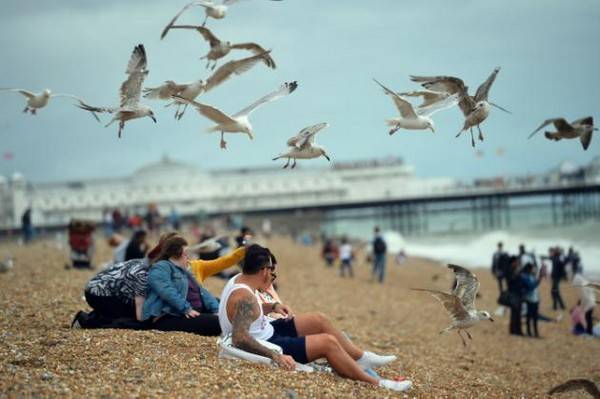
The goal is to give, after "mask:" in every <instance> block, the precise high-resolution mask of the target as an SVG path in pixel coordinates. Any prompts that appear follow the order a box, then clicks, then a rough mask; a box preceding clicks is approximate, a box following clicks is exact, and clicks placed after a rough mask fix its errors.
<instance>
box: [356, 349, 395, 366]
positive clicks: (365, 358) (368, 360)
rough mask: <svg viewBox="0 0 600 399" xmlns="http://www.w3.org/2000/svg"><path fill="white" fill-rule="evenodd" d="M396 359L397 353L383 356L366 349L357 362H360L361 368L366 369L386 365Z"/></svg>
mask: <svg viewBox="0 0 600 399" xmlns="http://www.w3.org/2000/svg"><path fill="white" fill-rule="evenodd" d="M396 359H397V357H396V356H395V355H390V356H381V355H377V354H375V353H373V352H368V351H364V352H363V355H362V357H361V358H360V359H358V360H357V361H356V363H358V366H359V367H360V368H362V369H363V370H366V369H374V368H377V367H381V366H385V365H386V364H388V363H391V362H393V361H394V360H396Z"/></svg>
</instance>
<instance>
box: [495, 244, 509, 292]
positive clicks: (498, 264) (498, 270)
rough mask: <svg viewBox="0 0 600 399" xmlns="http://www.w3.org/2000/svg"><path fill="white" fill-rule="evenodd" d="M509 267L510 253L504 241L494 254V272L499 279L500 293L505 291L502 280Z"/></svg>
mask: <svg viewBox="0 0 600 399" xmlns="http://www.w3.org/2000/svg"><path fill="white" fill-rule="evenodd" d="M507 269H508V253H506V252H505V251H504V249H503V244H502V242H499V243H498V249H497V250H496V252H494V255H493V256H492V274H493V275H494V277H496V280H497V281H498V290H499V291H500V293H502V291H504V287H503V285H502V281H504V279H505V278H506V272H507Z"/></svg>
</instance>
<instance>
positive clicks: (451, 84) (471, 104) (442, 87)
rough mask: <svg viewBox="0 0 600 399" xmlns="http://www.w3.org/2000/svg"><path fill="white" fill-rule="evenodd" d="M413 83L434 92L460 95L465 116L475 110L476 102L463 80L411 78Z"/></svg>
mask: <svg viewBox="0 0 600 399" xmlns="http://www.w3.org/2000/svg"><path fill="white" fill-rule="evenodd" d="M410 80H412V81H413V82H417V83H421V86H423V87H424V88H426V89H428V90H432V91H441V92H447V93H450V94H455V93H458V97H459V103H458V106H459V107H460V109H461V111H462V112H463V114H464V115H465V116H467V115H469V114H470V113H471V111H472V110H473V108H475V100H474V99H473V98H472V97H471V96H469V93H468V90H469V88H468V87H467V86H465V82H463V81H462V79H459V78H456V77H454V76H414V75H411V76H410Z"/></svg>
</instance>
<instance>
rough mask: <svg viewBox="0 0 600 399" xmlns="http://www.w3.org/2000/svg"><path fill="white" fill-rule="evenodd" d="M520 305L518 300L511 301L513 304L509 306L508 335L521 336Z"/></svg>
mask: <svg viewBox="0 0 600 399" xmlns="http://www.w3.org/2000/svg"><path fill="white" fill-rule="evenodd" d="M521 305H522V302H521V300H520V299H513V303H512V304H511V306H510V325H509V330H508V331H509V333H511V334H514V335H523V331H522V330H521Z"/></svg>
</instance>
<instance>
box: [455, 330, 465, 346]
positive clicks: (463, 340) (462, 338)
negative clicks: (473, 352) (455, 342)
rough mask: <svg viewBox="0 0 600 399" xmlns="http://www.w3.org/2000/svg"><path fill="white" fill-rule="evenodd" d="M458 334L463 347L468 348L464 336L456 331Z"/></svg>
mask: <svg viewBox="0 0 600 399" xmlns="http://www.w3.org/2000/svg"><path fill="white" fill-rule="evenodd" d="M456 332H457V333H458V336H459V337H460V339H461V340H462V343H463V346H467V341H465V338H464V337H463V336H462V334H461V333H460V330H456Z"/></svg>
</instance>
